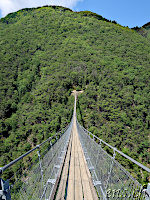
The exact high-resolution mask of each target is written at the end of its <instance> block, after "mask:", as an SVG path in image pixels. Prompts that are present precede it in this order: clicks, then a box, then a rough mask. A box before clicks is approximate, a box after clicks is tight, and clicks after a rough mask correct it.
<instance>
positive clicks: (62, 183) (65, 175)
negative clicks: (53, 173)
mask: <svg viewBox="0 0 150 200" xmlns="http://www.w3.org/2000/svg"><path fill="white" fill-rule="evenodd" d="M71 146H72V134H71V138H70V142H69V147H68V151H67V156H66V159H65V164H64V168H63V172H62V175H61V181H60V184H59V188H58V192H57V196H56V200H60V199H64V197H65V189H66V182H67V178H68V168H69V160H70V152H71Z"/></svg>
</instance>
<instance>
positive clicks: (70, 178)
mask: <svg viewBox="0 0 150 200" xmlns="http://www.w3.org/2000/svg"><path fill="white" fill-rule="evenodd" d="M76 101H77V95H76V93H75V102H74V113H73V117H72V121H71V123H70V124H69V125H68V126H67V127H66V128H65V129H64V130H62V131H60V132H58V133H56V134H55V135H54V136H52V137H50V138H48V139H47V140H46V141H44V142H43V143H41V144H39V145H37V146H36V147H35V148H33V149H31V150H30V151H28V152H27V153H25V154H23V155H22V156H20V157H19V158H17V159H16V160H14V161H12V162H11V163H9V164H7V165H5V166H3V167H1V168H0V173H1V174H3V172H4V171H5V170H9V169H10V168H12V167H13V166H15V165H17V166H18V165H19V166H21V167H20V169H19V170H17V171H16V173H14V174H13V176H12V177H10V179H9V180H6V181H5V180H3V179H2V178H1V179H0V200H1V199H5V200H10V199H12V200H18V199H20V200H30V199H31V200H38V199H40V200H54V199H55V200H61V199H67V200H83V199H85V200H98V199H102V200H106V199H143V200H148V199H150V184H148V187H147V189H143V188H142V185H141V184H140V183H139V182H138V181H137V180H136V179H135V178H133V177H132V176H131V174H130V173H129V172H127V170H126V169H125V168H124V167H123V166H121V164H120V163H119V162H117V160H116V159H115V157H116V154H120V155H121V156H123V157H125V158H126V159H128V160H129V161H130V162H133V163H134V164H136V165H137V166H139V167H140V168H141V169H143V170H145V171H147V172H149V173H150V169H149V168H147V167H146V166H144V165H142V164H140V163H139V162H137V161H135V160H134V159H132V158H130V157H129V156H127V155H126V154H124V153H122V152H121V151H119V150H117V149H116V148H114V147H112V146H111V145H109V144H107V143H106V142H105V141H103V140H102V139H99V138H98V137H96V136H95V135H93V134H92V133H90V132H89V131H87V130H86V129H85V128H83V127H82V126H81V125H80V124H79V122H78V121H77V118H76ZM103 145H105V146H108V147H109V148H110V149H111V150H112V151H113V156H111V155H109V154H108V153H107V152H106V151H105V150H104V149H103ZM22 161H23V162H22ZM22 163H25V164H24V165H23V164H22Z"/></svg>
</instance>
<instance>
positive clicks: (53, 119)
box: [0, 6, 150, 182]
mask: <svg viewBox="0 0 150 200" xmlns="http://www.w3.org/2000/svg"><path fill="white" fill-rule="evenodd" d="M0 49H1V51H0V70H1V72H0V80H1V85H0V87H1V95H0V98H1V99H0V101H1V107H0V117H1V119H0V124H1V125H0V133H1V134H0V142H1V147H2V148H1V152H0V153H1V157H0V163H1V165H2V166H3V165H5V164H6V163H8V162H10V161H11V160H13V159H14V158H16V157H17V156H19V155H20V154H22V153H24V152H26V151H28V150H29V149H30V148H32V147H34V146H35V145H37V144H38V143H40V142H41V141H43V140H45V139H46V138H48V137H49V136H51V135H53V134H54V133H55V132H56V131H58V130H59V129H60V128H63V127H64V126H66V124H68V123H69V122H70V120H71V116H72V108H73V101H74V99H73V97H71V96H70V94H71V91H72V89H73V88H75V87H76V88H77V90H80V89H83V90H84V93H83V94H81V95H80V96H79V101H78V119H79V121H80V122H81V123H82V124H83V125H84V126H85V127H86V128H88V129H89V130H90V131H91V132H93V133H94V134H95V135H97V136H98V137H100V138H102V139H103V140H105V141H106V142H108V143H110V144H111V145H113V146H115V147H117V148H118V149H120V150H122V151H123V152H125V153H126V154H128V155H129V156H131V157H132V158H134V159H136V160H138V161H140V162H141V163H143V164H145V165H147V166H148V163H150V160H149V159H150V157H149V146H150V143H149V140H150V131H149V130H150V112H149V110H150V106H149V102H150V93H149V91H150V82H149V77H150V68H149V64H150V41H149V38H148V37H143V35H141V34H139V33H137V32H136V31H135V30H131V29H129V28H128V27H122V26H120V25H118V24H116V22H111V21H108V20H106V19H105V18H103V17H101V16H99V15H97V14H94V13H91V12H79V13H75V12H72V11H71V10H70V9H67V8H63V7H57V6H45V7H42V8H37V9H35V8H34V9H23V10H20V11H18V12H16V13H12V14H9V15H7V16H6V17H5V18H3V19H1V20H0ZM121 162H122V163H123V164H124V165H126V167H127V168H128V165H129V164H128V163H125V162H124V160H122V161H121ZM131 168H134V167H133V166H132V167H131ZM132 171H134V170H132ZM134 176H135V177H136V178H137V179H138V180H140V181H141V182H147V181H148V175H147V174H146V173H144V174H143V173H141V172H140V170H138V171H136V173H135V174H134Z"/></svg>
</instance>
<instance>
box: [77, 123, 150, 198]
mask: <svg viewBox="0 0 150 200" xmlns="http://www.w3.org/2000/svg"><path fill="white" fill-rule="evenodd" d="M77 129H78V133H79V138H80V141H81V144H82V148H83V151H84V154H85V157H86V161H87V164H88V167H89V170H90V172H91V175H92V179H93V183H94V185H95V187H96V190H97V194H98V196H99V198H100V199H127V200H128V199H137V200H138V199H140V200H144V199H146V198H147V196H146V193H145V192H143V191H142V185H141V184H140V183H139V182H138V181H137V180H136V179H135V178H133V177H132V176H131V174H130V173H129V172H127V170H126V169H125V168H124V167H123V166H122V165H121V164H120V163H119V162H117V160H115V156H116V152H118V153H120V151H119V150H117V149H116V148H113V147H112V146H110V145H109V144H107V143H105V142H104V141H103V140H101V139H99V138H97V137H96V136H94V135H93V134H92V133H90V132H88V131H87V130H86V129H84V128H83V127H82V126H81V125H80V124H79V123H78V121H77ZM91 136H92V137H91ZM95 137H96V139H97V140H99V144H98V143H96V142H95ZM102 143H105V145H108V146H109V147H110V148H112V149H113V152H114V153H113V156H111V155H109V154H108V153H107V152H106V151H105V150H104V149H103V148H102V146H101V145H102ZM121 154H122V152H121ZM130 160H133V159H132V158H130ZM134 161H135V160H134ZM135 162H137V161H135ZM135 162H134V163H135ZM137 163H138V162H137ZM139 164H140V163H139ZM140 167H141V164H140ZM142 167H143V168H144V169H146V170H147V171H148V172H150V169H148V168H147V167H145V166H143V165H142Z"/></svg>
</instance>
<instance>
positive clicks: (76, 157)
mask: <svg viewBox="0 0 150 200" xmlns="http://www.w3.org/2000/svg"><path fill="white" fill-rule="evenodd" d="M75 112H76V111H74V119H73V127H72V133H71V136H70V142H69V148H68V151H67V156H66V159H65V164H64V168H63V171H62V176H61V181H60V184H59V188H58V192H57V196H56V200H60V199H64V197H65V195H66V199H67V200H82V199H86V200H93V199H98V196H97V194H96V191H95V188H94V185H93V182H92V178H91V174H90V171H89V169H88V166H87V162H86V159H85V156H84V152H83V149H82V146H81V142H80V139H79V135H78V132H77V126H76V114H75ZM67 183H68V185H67ZM66 187H67V189H66Z"/></svg>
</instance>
